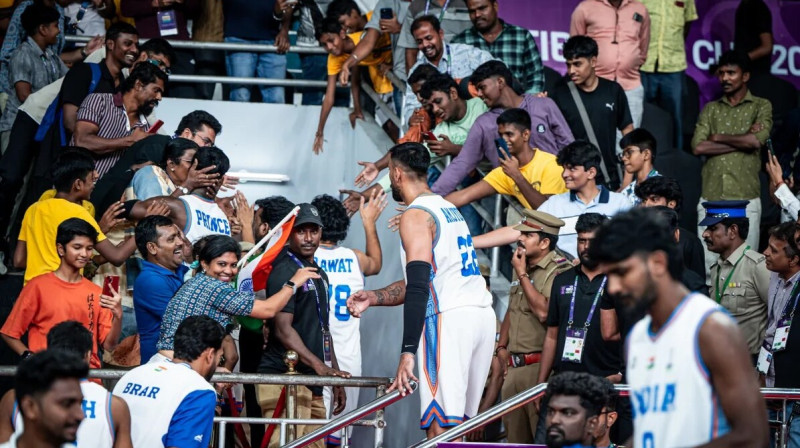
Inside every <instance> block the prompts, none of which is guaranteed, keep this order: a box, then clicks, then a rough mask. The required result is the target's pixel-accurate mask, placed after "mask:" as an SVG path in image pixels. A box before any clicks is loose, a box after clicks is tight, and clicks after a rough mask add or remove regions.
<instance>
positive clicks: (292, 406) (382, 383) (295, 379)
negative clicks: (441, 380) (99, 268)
mask: <svg viewBox="0 0 800 448" xmlns="http://www.w3.org/2000/svg"><path fill="white" fill-rule="evenodd" d="M297 359H298V357H297V354H296V353H294V352H293V351H291V350H290V351H289V352H287V354H286V357H285V359H284V361H285V362H286V364H287V366H288V367H289V371H288V372H287V373H286V374H263V373H215V374H214V376H213V377H212V378H211V382H212V383H237V384H272V385H282V386H286V417H285V418H264V417H215V418H214V423H215V424H217V425H218V431H217V436H218V437H217V438H218V441H219V443H218V447H219V448H224V447H225V446H226V437H227V425H229V424H243V423H246V424H260V425H278V426H279V427H280V436H279V440H280V445H281V446H284V445H286V444H287V443H288V442H293V441H294V440H295V433H296V431H295V430H296V428H295V426H296V425H324V426H323V427H321V428H318V429H317V430H315V431H313V432H312V433H310V434H307V435H306V436H304V438H303V439H300V441H298V443H300V442H301V441H302V444H301V445H298V444H297V443H295V444H293V445H290V446H303V445H305V444H307V443H306V442H305V441H306V440H309V439H310V440H312V441H313V440H318V439H320V438H323V437H325V436H327V435H329V434H331V433H333V432H334V431H336V430H338V429H341V428H345V427H347V426H351V425H352V426H371V427H373V428H375V437H374V446H375V448H379V447H382V446H383V429H384V428H385V427H386V421H385V420H384V413H383V408H385V407H386V406H389V405H390V404H392V403H394V402H396V401H398V400H401V399H402V398H403V397H401V396H400V395H399V393H398V391H393V392H392V393H390V394H386V387H387V386H388V385H389V384H391V382H392V380H391V379H390V378H385V377H358V378H340V377H323V376H317V375H300V374H298V373H297V372H296V371H295V369H294V366H295V365H296V363H297ZM16 371H17V368H16V366H0V377H3V376H14V374H15V373H16ZM128 372H129V370H116V369H92V370H90V371H89V375H88V377H89V378H96V379H104V380H118V379H120V378H122V377H123V376H124V375H125V374H126V373H128ZM297 386H317V387H327V386H331V387H335V386H341V387H374V388H375V389H376V399H375V400H373V401H372V402H370V403H368V404H366V405H364V406H362V407H361V408H358V409H356V410H354V411H352V412H350V413H348V414H346V415H344V416H341V417H338V418H337V419H335V420H327V419H298V418H296V415H297V405H296V397H297V390H296V387H297ZM413 388H414V389H416V383H414V384H413ZM372 413H375V414H376V415H375V418H374V419H372V420H361V419H362V418H364V417H366V416H368V415H370V414H372ZM347 444H348V441H347V440H346V438H343V439H342V448H347Z"/></svg>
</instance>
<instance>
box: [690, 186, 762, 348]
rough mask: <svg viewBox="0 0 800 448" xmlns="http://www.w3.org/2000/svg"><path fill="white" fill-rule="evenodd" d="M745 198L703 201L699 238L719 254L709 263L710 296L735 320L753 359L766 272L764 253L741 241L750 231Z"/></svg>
mask: <svg viewBox="0 0 800 448" xmlns="http://www.w3.org/2000/svg"><path fill="white" fill-rule="evenodd" d="M747 203H748V201H714V202H703V207H704V208H705V209H706V217H705V219H703V221H701V222H700V225H701V226H706V230H705V231H704V232H703V241H704V242H705V244H706V246H708V250H709V251H710V252H714V253H717V254H719V258H718V259H717V261H715V262H714V264H712V265H711V269H710V271H709V274H710V277H711V288H709V291H710V293H711V298H712V299H714V300H715V301H716V302H717V303H719V304H720V305H722V306H724V307H725V308H726V309H727V310H728V311H729V312H730V313H731V315H732V316H733V317H735V318H736V320H737V321H738V322H739V328H740V329H741V330H742V334H744V337H745V340H746V341H747V345H748V347H749V348H750V354H752V355H753V359H754V361H755V360H756V359H757V357H758V351H759V349H760V348H761V343H762V342H763V340H764V330H765V328H766V325H767V298H768V291H769V278H770V272H769V270H767V266H766V264H765V263H764V255H763V254H760V253H758V252H756V250H757V249H758V248H757V247H750V246H748V245H747V243H746V242H745V240H746V239H747V235H748V232H749V230H750V222H749V221H748V219H747V215H746V213H745V209H746V207H747Z"/></svg>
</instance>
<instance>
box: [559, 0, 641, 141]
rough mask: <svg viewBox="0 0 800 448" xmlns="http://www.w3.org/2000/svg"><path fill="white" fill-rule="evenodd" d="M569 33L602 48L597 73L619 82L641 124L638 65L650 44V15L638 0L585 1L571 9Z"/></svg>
mask: <svg viewBox="0 0 800 448" xmlns="http://www.w3.org/2000/svg"><path fill="white" fill-rule="evenodd" d="M569 35H570V36H577V35H580V36H589V37H591V38H592V39H594V40H595V41H596V42H597V45H598V47H599V49H600V51H599V54H598V57H597V67H596V71H597V76H600V77H602V78H606V79H608V80H611V81H616V82H618V83H619V84H620V85H621V86H622V88H623V89H624V90H625V95H626V96H627V97H628V106H629V107H630V110H631V117H632V118H633V127H634V128H638V127H641V124H642V111H643V108H644V87H642V78H641V75H640V74H639V67H641V66H642V64H644V61H645V60H647V50H648V47H649V46H650V15H649V14H648V12H647V8H646V7H645V6H644V5H643V4H642V2H640V1H639V0H583V1H582V2H581V3H579V4H578V6H577V7H576V8H575V11H573V12H572V19H571V21H570V24H569Z"/></svg>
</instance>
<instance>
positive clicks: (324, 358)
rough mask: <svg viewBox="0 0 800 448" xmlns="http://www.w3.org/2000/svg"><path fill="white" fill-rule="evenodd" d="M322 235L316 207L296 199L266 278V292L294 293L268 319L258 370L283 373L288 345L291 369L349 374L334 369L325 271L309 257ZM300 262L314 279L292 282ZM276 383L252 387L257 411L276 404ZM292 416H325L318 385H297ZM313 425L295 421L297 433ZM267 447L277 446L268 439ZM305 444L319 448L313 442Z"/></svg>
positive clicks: (338, 400)
mask: <svg viewBox="0 0 800 448" xmlns="http://www.w3.org/2000/svg"><path fill="white" fill-rule="evenodd" d="M321 236H322V220H321V219H320V217H319V212H318V211H317V208H316V207H314V206H313V205H311V204H300V212H299V213H298V214H297V218H295V221H294V228H293V229H292V233H291V235H289V244H288V246H287V247H286V248H284V249H283V251H281V253H280V254H279V255H278V257H277V258H276V259H275V261H274V262H273V263H272V266H273V267H272V272H271V273H270V276H269V279H267V297H271V296H272V295H273V294H275V293H277V292H278V291H280V290H281V288H284V287H291V288H292V289H294V290H295V293H294V295H293V296H292V298H291V299H289V302H288V303H287V304H286V306H285V307H284V308H283V310H281V311H280V312H279V313H278V314H277V315H276V316H275V318H274V319H272V320H270V321H269V322H268V325H269V330H270V331H269V334H270V337H269V340H267V346H266V348H265V349H264V354H263V356H262V357H261V364H260V365H259V366H258V371H259V373H285V372H286V371H287V367H286V364H285V363H284V361H283V358H284V355H285V354H286V352H287V351H288V350H293V351H295V352H296V353H297V355H298V357H299V360H300V362H299V363H298V364H297V367H296V370H297V371H298V372H299V373H301V374H303V375H320V376H340V377H344V378H349V377H350V374H349V373H347V372H342V371H340V370H339V364H338V363H337V362H336V354H335V352H334V347H333V340H332V339H331V337H330V331H329V330H328V315H329V310H328V276H327V275H325V271H323V270H322V269H321V268H320V267H319V266H318V265H317V264H316V263H315V262H314V253H315V252H316V251H317V248H319V242H320V238H321ZM301 267H315V268H317V272H318V273H319V274H320V277H321V278H319V279H316V280H309V281H308V282H306V283H305V284H302V285H295V284H293V283H292V282H291V281H290V279H291V278H292V276H293V275H294V273H295V272H297V270H298V269H300V268H301ZM281 389H282V386H278V385H271V384H260V385H258V387H257V389H256V392H257V395H258V403H259V405H260V406H261V411H262V413H263V415H265V416H267V417H270V416H272V415H273V412H274V411H275V409H276V407H278V404H279V403H278V401H279V397H280V395H281ZM345 400H346V397H345V393H344V388H342V387H334V388H333V401H334V406H335V408H334V410H333V413H334V414H339V413H340V412H341V411H342V410H343V409H344V405H345ZM297 412H298V414H297V417H298V418H304V419H308V418H312V419H325V418H327V410H326V409H325V405H324V402H323V399H322V387H302V386H301V387H298V388H297ZM314 429H316V426H308V425H305V426H298V430H297V436H298V437H301V436H302V435H304V434H306V433H309V432H311V431H313V430H314ZM279 437H280V430H278V431H275V432H274V433H273V435H272V439H271V441H274V444H277V442H278V440H279ZM270 446H277V445H273V443H272V442H271V443H270ZM311 446H319V447H320V448H322V447H323V445H322V444H319V445H317V444H316V443H315V444H313V445H311Z"/></svg>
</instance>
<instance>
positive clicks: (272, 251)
mask: <svg viewBox="0 0 800 448" xmlns="http://www.w3.org/2000/svg"><path fill="white" fill-rule="evenodd" d="M299 211H300V207H295V208H294V209H292V211H291V212H289V214H288V215H286V217H284V218H283V219H282V220H281V221H280V222H279V223H278V224H277V225H276V226H275V227H273V228H272V229H270V231H269V232H268V233H267V235H266V236H264V238H262V239H261V241H259V242H258V244H256V245H255V246H253V248H252V249H250V251H249V252H248V253H247V255H245V256H244V257H242V259H241V260H240V261H239V266H240V267H239V269H240V270H239V276H238V277H237V281H236V289H237V290H238V291H242V292H256V291H261V290H263V289H266V288H267V279H268V278H269V273H270V272H272V262H273V261H275V258H276V257H277V256H278V254H279V253H280V252H281V249H283V246H285V245H286V241H287V240H288V239H289V234H290V233H291V231H292V226H293V225H294V220H295V218H296V217H297V213H298V212H299ZM265 244H266V246H267V247H266V249H264V251H263V252H262V253H261V254H260V255H254V254H256V252H258V250H259V249H260V248H261V247H263V246H264V245H265ZM245 263H247V264H246V265H244V267H241V266H242V265H243V264H245Z"/></svg>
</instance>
